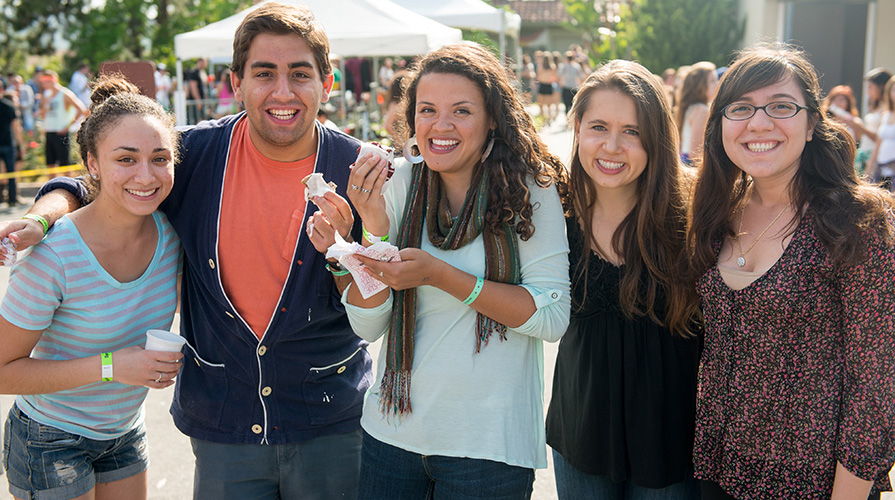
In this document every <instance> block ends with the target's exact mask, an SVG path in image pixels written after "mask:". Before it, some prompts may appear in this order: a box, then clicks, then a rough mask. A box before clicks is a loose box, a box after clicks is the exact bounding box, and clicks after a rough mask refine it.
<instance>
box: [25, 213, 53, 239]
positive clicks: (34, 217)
mask: <svg viewBox="0 0 895 500" xmlns="http://www.w3.org/2000/svg"><path fill="white" fill-rule="evenodd" d="M22 219H29V220H36V221H37V222H40V225H41V226H43V227H44V236H46V235H47V231H49V230H50V223H49V222H47V219H44V218H43V217H42V216H40V215H37V214H25V215H23V216H22Z"/></svg>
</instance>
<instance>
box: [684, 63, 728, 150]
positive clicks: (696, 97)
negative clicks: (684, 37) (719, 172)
mask: <svg viewBox="0 0 895 500" xmlns="http://www.w3.org/2000/svg"><path fill="white" fill-rule="evenodd" d="M715 69H716V68H715V65H714V64H712V63H710V62H707V61H702V62H698V63H696V64H694V65H692V66H690V67H689V69H688V70H687V76H685V77H684V79H683V81H682V82H681V87H680V91H679V92H678V98H677V103H678V104H677V108H676V109H675V122H676V123H677V129H678V133H679V134H680V138H681V145H680V147H681V160H682V161H683V162H684V164H685V165H688V166H689V165H692V163H693V161H694V160H695V158H696V157H698V156H699V155H700V154H701V153H702V141H703V135H704V134H705V123H706V120H708V116H709V103H710V102H711V101H712V97H713V96H714V95H715V87H717V85H718V77H717V75H716V74H715Z"/></svg>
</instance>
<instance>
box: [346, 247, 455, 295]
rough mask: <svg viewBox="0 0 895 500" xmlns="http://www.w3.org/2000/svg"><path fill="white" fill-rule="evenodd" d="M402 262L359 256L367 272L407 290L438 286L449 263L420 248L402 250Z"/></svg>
mask: <svg viewBox="0 0 895 500" xmlns="http://www.w3.org/2000/svg"><path fill="white" fill-rule="evenodd" d="M400 255H401V261H400V262H383V261H380V260H376V259H371V258H369V257H365V256H363V255H358V256H357V258H358V259H360V261H361V262H362V263H363V264H364V266H366V272H367V273H368V274H369V275H370V276H372V277H374V278H376V279H378V280H379V281H381V282H383V283H385V284H386V285H388V286H389V287H391V288H393V289H395V290H407V289H410V288H416V287H419V286H423V285H432V286H436V287H437V286H438V283H439V280H440V279H441V276H442V273H443V272H444V271H445V269H446V268H447V267H450V266H449V264H447V263H445V262H444V261H443V260H441V259H437V258H435V257H433V256H432V255H431V254H429V252H426V251H425V250H420V249H419V248H405V249H403V250H401V252H400Z"/></svg>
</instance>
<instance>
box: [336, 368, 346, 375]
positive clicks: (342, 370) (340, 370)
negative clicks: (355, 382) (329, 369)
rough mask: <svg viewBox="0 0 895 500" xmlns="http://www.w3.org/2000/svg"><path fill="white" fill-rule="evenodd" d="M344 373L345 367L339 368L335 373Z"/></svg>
mask: <svg viewBox="0 0 895 500" xmlns="http://www.w3.org/2000/svg"><path fill="white" fill-rule="evenodd" d="M344 371H345V367H344V366H340V367H339V369H338V370H336V373H343V372H344Z"/></svg>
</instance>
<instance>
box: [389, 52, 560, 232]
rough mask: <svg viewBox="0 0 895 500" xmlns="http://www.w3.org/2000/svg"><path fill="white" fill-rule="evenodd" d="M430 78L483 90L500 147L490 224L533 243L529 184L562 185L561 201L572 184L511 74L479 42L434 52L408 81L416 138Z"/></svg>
mask: <svg viewBox="0 0 895 500" xmlns="http://www.w3.org/2000/svg"><path fill="white" fill-rule="evenodd" d="M428 74H452V75H460V76H462V77H464V78H467V79H469V80H470V81H471V82H473V83H475V85H476V86H477V87H478V88H479V90H481V92H482V96H483V97H484V100H485V111H486V112H487V114H488V116H489V117H490V118H491V119H493V120H494V123H495V125H496V129H495V133H494V147H493V149H492V150H491V154H490V155H489V156H488V158H487V159H486V160H485V162H484V163H483V167H484V168H487V169H489V171H490V173H491V180H490V183H489V193H488V207H487V209H486V210H485V222H486V223H487V224H488V226H489V227H490V228H491V229H492V230H494V231H499V230H500V228H501V227H502V225H504V224H507V223H513V222H514V221H515V226H516V233H517V234H519V236H520V237H521V238H522V239H523V240H528V239H529V238H531V235H532V234H534V224H532V221H531V217H532V211H533V207H532V204H531V193H530V192H529V189H528V184H527V182H526V180H527V178H528V177H532V178H534V179H535V181H536V182H537V184H538V185H539V186H541V187H547V186H549V185H551V184H556V185H557V189H558V190H559V193H560V196H564V194H565V193H566V192H567V190H568V184H567V182H566V172H565V169H564V168H563V165H562V163H561V162H560V161H559V158H557V157H556V156H554V155H553V154H551V153H550V152H549V151H548V150H547V146H545V145H544V143H543V142H542V141H541V138H540V136H539V135H538V132H537V130H536V129H535V126H534V123H532V121H531V117H530V116H529V114H528V112H527V111H525V108H524V106H523V105H522V101H521V100H520V98H519V95H518V94H517V93H516V90H515V88H514V87H513V86H512V84H511V83H510V80H509V77H508V76H507V70H506V69H505V68H504V67H503V66H501V64H500V61H498V60H497V58H496V57H494V55H493V54H492V53H491V52H489V51H488V50H486V49H485V48H483V47H482V46H481V45H479V44H477V43H473V42H466V43H459V44H455V45H447V46H445V47H442V48H440V49H438V50H435V51H433V52H430V53H429V54H428V55H426V56H425V57H424V58H423V59H422V60H421V61H419V63H417V64H416V65H415V67H414V68H413V69H412V70H411V71H410V72H409V73H408V75H407V76H406V77H405V78H404V81H403V84H404V85H405V90H404V100H403V106H404V120H405V124H404V126H405V127H406V131H407V133H408V134H409V135H410V136H413V135H414V134H415V133H416V125H415V120H416V92H417V88H418V86H419V81H420V78H422V77H423V76H425V75H428ZM486 142H487V141H486Z"/></svg>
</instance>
